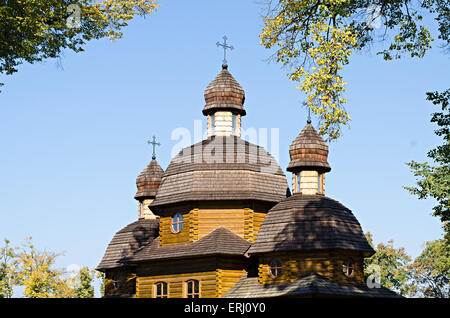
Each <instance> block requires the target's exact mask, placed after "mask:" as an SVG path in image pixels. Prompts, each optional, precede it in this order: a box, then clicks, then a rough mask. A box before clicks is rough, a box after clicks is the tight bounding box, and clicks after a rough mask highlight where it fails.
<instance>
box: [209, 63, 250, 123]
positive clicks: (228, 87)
mask: <svg viewBox="0 0 450 318" xmlns="http://www.w3.org/2000/svg"><path fill="white" fill-rule="evenodd" d="M244 100H245V93H244V90H243V89H242V87H241V85H239V83H238V82H237V81H236V80H235V79H234V77H233V76H232V75H231V74H230V72H228V69H227V68H225V67H224V68H223V69H222V71H221V72H220V73H219V75H217V76H216V78H214V80H213V81H212V82H211V83H210V84H209V85H208V87H207V88H206V90H205V101H206V105H205V107H204V108H203V114H204V115H208V114H209V113H210V112H212V111H214V110H232V111H234V112H235V113H238V114H241V115H242V116H244V115H245V109H244Z"/></svg>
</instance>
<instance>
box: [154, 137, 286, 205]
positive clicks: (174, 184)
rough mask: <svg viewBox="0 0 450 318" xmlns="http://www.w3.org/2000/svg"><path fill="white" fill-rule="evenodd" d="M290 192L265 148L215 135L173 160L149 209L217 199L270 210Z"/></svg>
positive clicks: (284, 178)
mask: <svg viewBox="0 0 450 318" xmlns="http://www.w3.org/2000/svg"><path fill="white" fill-rule="evenodd" d="M287 189H288V184H287V181H286V176H285V175H284V173H283V171H282V170H281V168H280V166H279V165H278V163H277V162H276V160H275V158H274V157H273V156H272V155H270V154H269V153H268V152H267V151H266V150H265V149H264V148H262V147H260V146H257V145H255V144H252V143H249V142H247V141H245V140H243V139H241V138H239V137H237V136H213V137H211V138H209V139H206V140H203V141H201V142H199V143H196V144H194V145H192V146H190V147H187V148H184V149H183V150H182V151H181V152H180V153H179V154H178V155H177V156H176V157H175V158H173V160H172V162H171V163H170V164H169V166H168V168H167V170H166V171H165V173H164V176H163V180H162V182H161V185H160V187H159V190H158V193H157V195H156V198H155V200H154V201H153V203H152V204H150V209H152V211H156V212H158V210H159V209H160V208H162V207H163V206H168V205H174V204H179V203H183V202H198V201H214V200H227V201H241V200H250V201H258V202H266V203H267V204H268V205H270V207H271V206H273V205H275V204H276V203H278V202H279V201H280V200H281V199H283V198H286V191H287Z"/></svg>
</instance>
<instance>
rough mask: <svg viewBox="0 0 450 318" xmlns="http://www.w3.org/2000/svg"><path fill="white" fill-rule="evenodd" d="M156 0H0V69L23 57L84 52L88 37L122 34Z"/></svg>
mask: <svg viewBox="0 0 450 318" xmlns="http://www.w3.org/2000/svg"><path fill="white" fill-rule="evenodd" d="M158 6H159V5H158V4H156V2H155V0H101V1H95V0H78V1H73V0H6V1H1V2H0V74H7V75H10V74H13V73H14V72H17V66H18V65H20V64H22V63H23V62H29V63H34V62H39V61H42V60H43V59H46V58H57V57H60V55H61V52H62V50H63V49H70V50H72V51H74V52H80V51H83V46H84V45H85V44H86V42H88V41H90V40H92V39H100V38H103V37H108V38H110V39H112V40H114V39H119V38H121V37H122V29H123V28H124V27H126V26H127V24H128V22H129V21H130V20H132V19H133V18H134V17H135V16H136V15H141V16H142V15H146V14H149V13H152V12H153V11H154V10H155V9H157V7H158Z"/></svg>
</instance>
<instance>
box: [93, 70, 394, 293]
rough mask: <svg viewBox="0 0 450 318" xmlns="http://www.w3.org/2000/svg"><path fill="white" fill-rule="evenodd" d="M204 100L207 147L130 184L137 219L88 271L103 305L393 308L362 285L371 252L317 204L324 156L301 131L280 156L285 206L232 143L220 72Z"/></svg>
mask: <svg viewBox="0 0 450 318" xmlns="http://www.w3.org/2000/svg"><path fill="white" fill-rule="evenodd" d="M204 97H205V101H206V104H205V106H204V108H203V114H204V115H205V116H206V118H207V127H208V138H207V139H205V140H203V141H201V142H199V143H196V144H194V145H192V146H190V147H187V148H185V149H183V150H182V151H181V152H180V153H179V154H178V155H177V156H176V157H175V158H173V160H172V162H171V163H170V164H169V166H168V167H167V169H166V170H165V171H164V170H163V169H162V168H161V167H160V166H159V164H158V163H157V161H156V158H155V156H153V158H152V161H151V162H150V163H149V165H148V166H147V167H146V168H145V169H144V170H143V171H142V172H141V174H139V176H138V177H137V180H136V185H137V193H136V195H135V199H136V200H138V201H139V219H138V220H137V221H136V222H134V223H131V224H129V225H127V226H126V227H124V228H123V229H121V230H120V231H118V232H117V233H116V234H115V236H114V237H113V239H112V241H111V242H110V243H109V245H108V247H107V249H106V252H105V255H104V256H103V259H102V260H101V262H100V264H99V265H98V267H97V270H99V271H102V272H104V273H105V274H106V286H105V297H138V298H141V297H144V298H199V297H201V298H221V297H233V298H243V297H252V298H255V297H397V295H396V294H395V293H393V292H392V291H390V290H388V289H386V288H383V287H380V288H369V287H367V285H366V281H365V277H364V273H363V260H364V258H366V257H369V256H371V255H372V254H373V253H374V250H373V249H372V247H371V246H370V245H369V243H368V242H367V240H366V238H365V236H364V234H363V231H362V229H361V226H360V224H359V222H358V220H357V219H356V218H355V216H354V215H353V214H352V212H351V211H350V210H349V209H347V208H346V207H345V206H343V205H342V204H341V203H339V202H338V201H336V200H333V199H331V198H329V197H327V196H325V173H327V172H329V171H330V170H331V168H330V165H329V164H328V162H327V157H328V146H327V144H326V143H325V142H324V140H323V139H322V138H321V137H320V136H319V135H318V133H317V132H316V130H315V129H314V127H313V126H312V125H311V122H310V121H308V122H307V125H306V126H305V127H304V128H303V130H302V131H301V132H300V134H299V135H298V137H297V138H295V140H294V141H293V142H292V144H291V145H290V149H289V155H290V159H291V160H290V163H289V165H288V167H287V171H289V172H290V173H291V174H292V185H293V189H292V194H291V191H290V189H289V186H288V182H287V179H286V176H285V174H284V173H283V170H282V169H281V168H280V167H279V165H278V163H277V162H276V160H275V159H274V157H273V156H272V155H270V154H269V153H268V152H267V151H266V150H265V149H264V148H262V147H259V146H257V145H254V144H252V143H249V142H247V141H245V140H243V139H241V137H240V134H241V123H242V119H243V117H244V116H245V115H246V111H245V109H244V100H245V93H244V90H243V89H242V87H241V86H240V85H239V83H238V82H237V81H236V80H235V79H234V78H233V76H232V75H231V74H230V72H229V71H228V66H227V65H226V64H224V65H223V66H222V70H221V72H220V73H219V74H218V75H217V77H216V78H215V79H214V80H213V81H212V82H211V83H210V84H209V85H208V87H207V88H206V90H205V93H204Z"/></svg>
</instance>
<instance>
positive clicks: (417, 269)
mask: <svg viewBox="0 0 450 318" xmlns="http://www.w3.org/2000/svg"><path fill="white" fill-rule="evenodd" d="M410 270H411V273H412V285H413V287H412V288H411V291H410V295H411V296H416V297H417V296H419V297H439V298H449V297H450V248H449V245H448V242H447V241H445V240H443V239H441V240H436V241H430V242H426V243H425V249H424V250H423V251H422V253H421V254H420V256H419V257H417V258H416V259H415V260H414V262H413V263H412V264H411V266H410Z"/></svg>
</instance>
